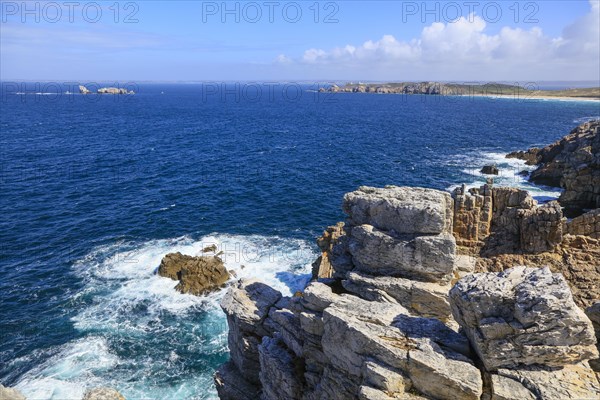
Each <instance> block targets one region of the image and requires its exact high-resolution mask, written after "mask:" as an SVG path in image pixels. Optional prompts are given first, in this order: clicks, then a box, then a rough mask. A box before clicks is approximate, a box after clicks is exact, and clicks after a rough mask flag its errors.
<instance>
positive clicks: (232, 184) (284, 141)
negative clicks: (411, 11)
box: [0, 84, 600, 399]
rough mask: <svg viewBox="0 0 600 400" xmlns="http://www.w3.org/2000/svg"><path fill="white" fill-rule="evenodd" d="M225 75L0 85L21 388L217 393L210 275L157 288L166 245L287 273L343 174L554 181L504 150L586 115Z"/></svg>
mask: <svg viewBox="0 0 600 400" xmlns="http://www.w3.org/2000/svg"><path fill="white" fill-rule="evenodd" d="M228 85H229V86H228V87H227V91H226V92H224V91H223V90H222V89H223V88H221V89H220V90H218V91H217V92H216V93H215V91H214V87H213V86H211V87H210V90H207V87H206V86H205V87H203V86H202V85H200V84H179V85H167V84H146V85H139V86H138V87H137V94H136V95H134V96H95V95H92V96H82V95H65V94H62V95H56V94H54V95H52V94H47V95H42V94H35V92H36V90H35V89H28V88H27V87H25V90H22V91H21V90H19V91H18V92H22V93H26V94H16V93H15V92H16V91H15V90H13V89H14V85H3V89H4V90H3V92H2V93H1V94H2V102H1V103H0V105H1V111H0V277H1V279H0V361H1V362H0V382H2V383H3V384H4V385H10V386H14V385H16V386H17V387H18V388H19V389H20V390H22V391H23V392H24V393H25V394H26V395H28V396H29V398H30V399H79V398H80V397H81V395H82V394H83V392H84V390H85V388H86V387H93V386H112V387H115V388H117V389H119V390H120V391H121V392H122V393H123V394H124V395H125V397H127V398H128V399H212V398H215V390H214V387H213V383H212V374H213V372H214V369H215V368H216V367H217V366H218V365H219V364H221V363H223V362H224V361H225V360H226V359H227V357H228V355H227V347H226V329H227V327H226V322H225V319H224V316H223V315H222V313H221V312H220V309H219V307H218V301H219V298H220V297H221V296H222V292H218V293H214V294H211V295H209V296H205V297H194V296H190V295H183V294H180V293H178V292H177V291H175V289H174V286H175V284H176V282H174V281H171V280H169V279H166V278H160V277H157V276H156V275H155V270H156V268H157V267H158V265H159V263H160V260H161V258H162V256H164V255H165V254H166V253H169V252H172V251H181V252H183V253H186V254H199V253H201V250H202V248H203V247H205V246H206V245H209V244H212V243H215V244H217V245H218V247H219V249H222V250H224V251H225V254H224V259H225V263H226V264H227V266H228V268H230V269H233V270H235V271H236V272H237V274H238V276H239V277H242V276H244V277H257V278H260V279H262V280H264V281H266V282H267V283H269V284H272V285H274V286H276V287H277V288H278V289H280V290H282V291H283V292H284V293H286V294H289V293H293V292H294V291H295V290H298V289H300V288H302V286H303V285H304V284H305V283H306V282H307V279H308V273H309V271H310V264H311V262H312V261H313V260H314V259H315V258H316V255H317V249H316V246H315V245H314V238H315V237H317V236H318V235H319V234H320V232H321V231H322V230H323V229H324V228H325V227H326V226H327V225H330V224H333V223H335V222H336V221H338V220H341V219H343V218H344V216H343V214H342V212H341V209H340V203H341V198H342V195H343V194H344V193H345V192H348V191H351V190H354V189H356V188H357V187H358V186H360V185H377V186H381V185H387V184H395V185H419V186H426V187H432V188H436V189H441V190H447V189H451V188H452V187H454V186H456V185H458V184H460V183H463V182H465V183H467V184H470V185H479V184H481V182H483V181H485V177H483V176H481V175H480V174H479V172H478V171H479V169H480V168H481V166H483V165H485V164H488V163H494V162H495V163H498V165H499V166H500V167H501V171H502V174H501V177H499V178H498V181H499V183H501V184H506V185H514V186H519V187H524V188H528V189H530V190H532V192H533V193H534V195H535V196H536V197H538V198H539V199H540V200H546V199H549V198H552V197H555V196H556V195H557V191H556V190H555V189H550V188H539V187H533V186H531V185H529V184H528V183H527V182H526V181H525V180H524V179H523V178H522V177H520V176H518V174H517V172H519V171H520V170H522V169H524V168H526V167H525V166H523V164H522V163H521V162H519V161H516V160H506V159H504V158H503V155H504V154H505V153H507V152H509V151H512V150H519V149H526V148H528V147H530V146H534V145H535V146H542V145H545V144H548V143H550V142H552V141H554V140H556V139H558V138H560V137H561V136H563V135H565V134H566V133H568V132H569V131H570V130H571V129H572V128H573V127H575V126H576V125H577V124H578V123H580V122H582V121H584V120H586V119H589V118H593V117H598V116H599V115H600V105H599V103H591V102H566V101H542V100H525V101H524V100H515V99H491V98H469V97H443V98H436V97H433V96H430V97H428V96H402V95H370V94H322V93H321V94H320V93H316V92H314V91H311V90H308V89H310V88H309V87H302V90H297V87H296V86H295V87H293V88H291V86H288V87H287V88H285V90H284V87H283V86H282V85H279V86H275V87H274V88H273V90H272V91H266V90H263V92H262V93H260V94H259V93H257V92H256V90H254V89H253V88H250V89H248V90H246V89H247V87H244V86H243V85H242V86H235V85H234V84H228ZM26 86H27V85H26ZM245 88H246V89H245ZM253 90H254V91H253ZM242 265H243V266H244V268H242Z"/></svg>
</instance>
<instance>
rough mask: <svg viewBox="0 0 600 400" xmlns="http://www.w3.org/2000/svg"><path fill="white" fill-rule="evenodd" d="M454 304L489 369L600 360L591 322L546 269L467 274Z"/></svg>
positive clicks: (563, 284) (452, 294) (561, 282)
mask: <svg viewBox="0 0 600 400" xmlns="http://www.w3.org/2000/svg"><path fill="white" fill-rule="evenodd" d="M450 304H451V307H452V312H453V315H454V318H455V320H456V321H457V322H458V323H459V324H460V326H461V327H462V328H463V329H464V330H465V333H466V334H467V336H468V337H469V339H470V341H471V344H472V345H473V347H474V349H475V351H476V352H477V354H478V355H479V357H480V358H481V360H482V362H483V364H484V365H485V367H486V369H487V370H489V371H493V370H496V369H498V368H516V367H520V366H523V365H536V364H539V365H545V366H557V367H560V366H564V365H567V364H575V363H577V362H580V361H585V360H589V359H594V358H597V357H598V350H597V349H596V347H595V344H596V337H595V335H594V331H593V328H592V323H591V322H590V320H589V319H588V318H587V317H586V316H585V314H584V313H583V311H582V310H581V309H580V308H579V307H577V305H576V304H575V303H574V301H573V297H572V295H571V291H570V290H569V286H568V285H567V282H566V281H565V279H564V278H563V277H562V275H559V274H552V273H551V272H550V270H549V269H548V268H537V269H533V268H525V267H516V268H512V269H509V270H506V271H504V272H502V273H499V274H494V273H484V274H474V275H470V276H467V277H465V278H463V279H461V280H460V281H459V282H458V283H457V284H456V285H455V286H454V288H452V290H451V291H450Z"/></svg>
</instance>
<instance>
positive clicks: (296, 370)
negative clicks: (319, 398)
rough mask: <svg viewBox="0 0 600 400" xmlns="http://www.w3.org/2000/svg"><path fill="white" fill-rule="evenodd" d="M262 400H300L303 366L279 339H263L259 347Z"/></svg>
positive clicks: (302, 387)
mask: <svg viewBox="0 0 600 400" xmlns="http://www.w3.org/2000/svg"><path fill="white" fill-rule="evenodd" d="M258 349H259V354H260V381H261V382H262V388H263V392H262V397H261V398H262V399H263V400H279V399H289V400H300V399H301V398H302V393H303V391H304V383H303V381H302V380H301V377H302V376H303V373H304V366H303V365H302V362H301V361H300V360H299V359H296V358H295V357H294V356H293V355H292V354H290V352H289V350H287V348H286V347H285V345H283V344H282V342H281V341H280V340H279V339H275V338H270V337H264V338H263V340H262V344H261V345H260V346H259V348H258Z"/></svg>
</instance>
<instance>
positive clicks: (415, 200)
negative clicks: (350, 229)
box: [343, 186, 453, 234]
mask: <svg viewBox="0 0 600 400" xmlns="http://www.w3.org/2000/svg"><path fill="white" fill-rule="evenodd" d="M452 208H453V205H452V198H451V197H450V195H449V194H448V193H445V192H441V191H438V190H433V189H422V188H408V187H397V186H386V187H385V188H383V189H381V188H371V187H366V186H362V187H360V188H359V189H358V190H357V191H355V192H351V193H347V194H346V195H345V196H344V204H343V209H344V211H345V212H346V213H347V214H348V222H349V224H350V225H352V226H356V225H364V224H369V225H373V226H374V227H375V228H377V229H380V230H384V231H394V232H395V233H397V234H403V233H410V234H439V233H442V232H447V233H450V232H452Z"/></svg>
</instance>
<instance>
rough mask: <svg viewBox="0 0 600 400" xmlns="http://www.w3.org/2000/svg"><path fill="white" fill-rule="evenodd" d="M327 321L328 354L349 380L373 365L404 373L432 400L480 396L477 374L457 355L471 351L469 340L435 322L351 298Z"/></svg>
mask: <svg viewBox="0 0 600 400" xmlns="http://www.w3.org/2000/svg"><path fill="white" fill-rule="evenodd" d="M323 317H324V326H325V329H324V334H323V340H322V343H323V349H324V351H325V354H326V355H327V356H328V357H329V359H330V361H331V363H332V364H334V365H336V366H337V367H338V368H341V369H342V370H345V371H347V372H348V373H349V374H351V375H355V376H357V377H361V376H363V377H364V372H363V371H364V368H365V367H364V364H365V363H366V362H368V361H373V360H375V361H376V362H379V363H383V364H384V365H386V366H389V367H390V368H392V369H395V370H398V371H403V372H404V373H405V374H406V376H407V377H408V378H409V379H410V381H411V382H412V384H411V387H414V389H415V390H417V391H419V392H421V393H423V394H426V395H429V396H432V397H434V398H435V397H437V398H445V399H478V398H479V396H480V395H481V390H482V382H481V374H480V372H479V370H478V369H477V368H476V367H475V366H474V365H473V363H472V362H471V360H469V359H468V358H467V357H466V356H465V355H463V354H461V353H460V352H458V351H457V350H461V351H465V352H467V351H468V343H467V340H466V338H465V337H464V336H462V335H460V334H458V333H456V332H453V331H452V330H450V329H449V328H447V327H446V326H444V325H443V324H442V323H441V322H439V321H437V320H434V319H426V318H417V317H410V316H409V315H407V313H406V310H404V308H403V307H401V306H399V305H396V304H389V303H377V302H365V301H364V300H359V299H351V298H350V297H345V298H344V300H343V301H340V302H337V303H334V304H332V305H331V306H330V307H328V308H327V309H325V311H324V313H323ZM459 376H460V378H458V377H459ZM432 382H436V384H435V385H432V384H431V383H432ZM404 385H405V386H406V384H404Z"/></svg>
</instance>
